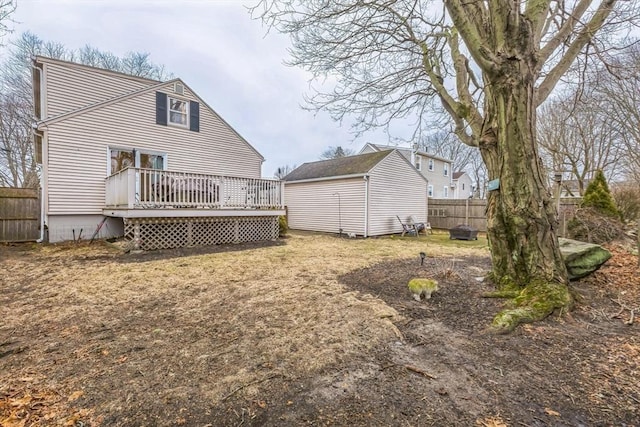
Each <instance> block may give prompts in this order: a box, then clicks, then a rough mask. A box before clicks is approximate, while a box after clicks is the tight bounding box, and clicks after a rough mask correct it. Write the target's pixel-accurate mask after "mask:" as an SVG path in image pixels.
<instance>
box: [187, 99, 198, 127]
mask: <svg viewBox="0 0 640 427" xmlns="http://www.w3.org/2000/svg"><path fill="white" fill-rule="evenodd" d="M189 130H192V131H193V132H200V104H198V103H197V102H195V101H189Z"/></svg>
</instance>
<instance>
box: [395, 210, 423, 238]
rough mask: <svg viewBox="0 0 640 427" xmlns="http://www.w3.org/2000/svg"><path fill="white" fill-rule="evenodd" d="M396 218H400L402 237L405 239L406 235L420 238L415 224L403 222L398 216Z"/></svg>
mask: <svg viewBox="0 0 640 427" xmlns="http://www.w3.org/2000/svg"><path fill="white" fill-rule="evenodd" d="M396 218H398V221H399V222H400V224H401V225H402V237H404V235H405V234H407V233H408V234H415V235H416V237H418V231H417V229H416V227H415V226H414V225H413V224H410V223H408V222H402V220H401V219H400V217H399V216H398V215H396Z"/></svg>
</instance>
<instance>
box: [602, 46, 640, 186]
mask: <svg viewBox="0 0 640 427" xmlns="http://www.w3.org/2000/svg"><path fill="white" fill-rule="evenodd" d="M638 42H639V43H640V41H638ZM593 85H594V87H595V90H596V91H597V92H598V93H599V94H600V95H601V97H602V98H601V99H602V102H600V103H598V104H597V105H598V106H599V109H600V111H601V112H602V114H603V116H604V119H605V120H607V121H608V122H610V123H612V125H613V126H615V127H616V128H617V129H619V131H620V135H621V140H622V142H623V143H624V148H625V149H624V154H623V156H622V160H623V162H622V164H621V166H622V167H621V169H623V171H624V173H625V176H624V177H625V179H627V180H629V181H632V182H635V183H636V184H637V185H640V126H638V123H640V45H638V44H637V43H636V44H634V45H632V46H631V47H629V48H628V49H625V50H623V51H621V52H620V53H619V54H618V55H616V57H615V59H614V61H612V63H611V64H608V67H607V68H606V69H600V70H598V72H597V73H596V78H595V81H594V82H593Z"/></svg>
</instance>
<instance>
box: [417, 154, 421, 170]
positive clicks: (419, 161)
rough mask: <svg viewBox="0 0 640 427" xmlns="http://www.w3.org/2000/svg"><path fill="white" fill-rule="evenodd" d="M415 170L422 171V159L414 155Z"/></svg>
mask: <svg viewBox="0 0 640 427" xmlns="http://www.w3.org/2000/svg"><path fill="white" fill-rule="evenodd" d="M416 169H418V170H422V157H420V156H418V155H416Z"/></svg>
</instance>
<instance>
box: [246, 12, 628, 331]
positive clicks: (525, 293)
mask: <svg viewBox="0 0 640 427" xmlns="http://www.w3.org/2000/svg"><path fill="white" fill-rule="evenodd" d="M637 3H638V2H628V1H620V0H568V1H558V0H521V1H513V0H490V1H477V0H476V1H474V0H472V1H465V0H444V1H443V6H444V7H442V8H439V7H438V4H439V2H436V1H429V0H397V1H385V0H370V1H349V0H335V1H331V2H327V1H326V0H304V1H302V0H262V1H261V2H260V3H259V4H258V5H257V6H256V7H255V8H254V9H253V12H254V16H255V15H258V16H260V17H261V18H262V19H263V21H264V22H265V23H266V24H267V25H269V26H273V27H275V28H277V29H278V30H279V31H282V32H284V33H288V34H290V36H291V40H292V43H293V47H292V49H291V52H292V58H291V60H290V64H292V65H295V66H300V67H302V68H304V69H306V70H308V71H309V72H311V73H313V75H314V76H315V77H318V78H327V80H329V81H336V82H337V83H336V85H335V87H333V88H330V89H329V90H324V91H323V90H322V89H323V87H322V86H321V87H319V88H318V90H317V91H316V92H315V93H313V94H312V95H311V96H310V97H309V102H310V103H311V105H312V106H314V107H315V108H320V109H325V110H327V111H328V112H329V113H331V114H332V115H333V117H334V118H335V119H337V120H341V119H343V118H345V117H346V116H347V115H349V116H353V117H355V119H356V128H357V129H358V130H366V129H369V128H372V127H379V126H387V127H388V126H389V124H390V123H392V122H394V121H395V120H397V119H401V118H405V119H414V120H415V121H416V123H418V125H417V127H416V128H417V132H419V131H420V129H421V128H420V126H421V124H422V123H425V122H426V119H425V116H426V115H427V114H428V112H430V111H432V110H433V108H434V106H435V105H434V104H435V103H436V102H438V101H439V103H440V104H441V106H442V107H443V108H444V109H445V110H446V111H447V112H448V113H449V114H450V115H451V117H452V119H453V121H454V123H455V132H456V135H457V136H458V138H459V139H460V140H461V141H462V142H463V143H465V144H467V145H470V146H473V147H478V148H479V149H480V152H481V155H482V158H483V160H484V163H485V165H486V166H487V169H488V172H489V178H490V179H492V180H494V179H499V183H500V185H499V189H498V190H496V191H492V192H490V194H489V197H488V204H487V217H488V218H487V220H488V221H487V222H488V236H489V240H490V243H491V254H492V261H493V277H494V279H495V282H496V283H497V284H498V287H499V288H500V290H502V291H504V292H503V294H509V295H516V294H517V293H519V294H520V295H521V296H522V298H520V299H519V300H518V303H519V305H520V307H518V310H505V311H503V312H502V313H501V314H499V315H498V316H496V318H495V319H494V326H495V327H496V328H498V329H502V330H508V329H511V328H513V327H515V326H516V325H517V324H518V323H519V322H521V321H534V320H537V319H540V318H543V317H545V316H547V315H548V314H549V313H551V312H552V311H553V310H554V309H562V308H566V307H569V306H570V305H571V304H572V298H571V295H570V293H569V291H568V287H567V284H568V280H567V271H566V267H565V265H564V262H563V260H562V256H561V253H560V249H559V245H558V240H557V235H556V230H557V224H558V222H557V214H556V210H555V207H554V204H553V203H552V202H551V199H550V194H549V191H548V186H547V179H546V176H545V173H544V167H543V164H542V161H541V160H540V156H539V148H538V145H537V138H536V108H537V106H539V105H541V104H542V103H543V102H544V101H545V100H546V99H547V97H548V96H549V94H550V93H551V92H552V90H553V89H554V87H555V86H556V85H557V83H558V82H559V81H560V79H561V78H562V76H564V75H565V74H566V73H567V72H568V70H569V69H570V67H571V66H572V64H574V63H576V59H577V58H578V57H579V56H580V57H581V58H585V59H584V61H583V62H580V63H579V64H583V63H584V64H587V65H588V64H589V63H590V62H589V61H590V60H589V59H588V58H589V56H586V55H588V54H589V53H596V54H598V53H602V52H603V51H604V49H606V47H607V40H606V38H605V37H604V36H607V35H609V34H612V33H613V32H615V31H616V30H617V29H618V28H620V27H622V26H627V25H628V24H629V23H630V21H633V23H635V22H637V20H638V8H639V7H640V6H638V4H637ZM605 27H606V31H601V30H602V29H603V28H605ZM599 32H600V33H601V34H603V37H602V38H600V39H597V38H596V34H598V33H599ZM581 55H585V56H581ZM600 57H602V55H600ZM323 81H326V80H323ZM534 300H535V301H537V302H538V303H536V304H533V303H532V302H533V301H534Z"/></svg>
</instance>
